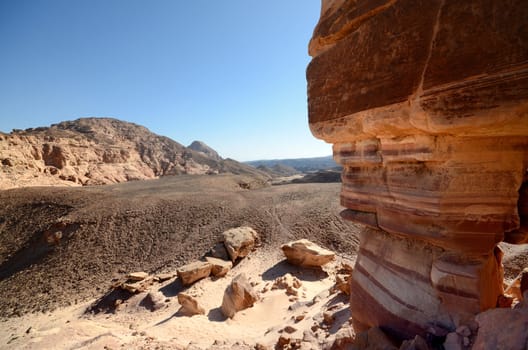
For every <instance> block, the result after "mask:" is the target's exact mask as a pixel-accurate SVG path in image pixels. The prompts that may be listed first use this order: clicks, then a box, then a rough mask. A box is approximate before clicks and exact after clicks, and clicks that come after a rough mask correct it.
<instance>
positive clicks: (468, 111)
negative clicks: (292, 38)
mask: <svg viewBox="0 0 528 350" xmlns="http://www.w3.org/2000/svg"><path fill="white" fill-rule="evenodd" d="M322 3H323V4H322V12H321V18H320V21H319V23H318V25H317V27H316V29H315V31H314V34H313V38H312V40H311V42H310V47H309V51H310V54H311V55H312V57H313V59H312V62H311V63H310V65H309V67H308V70H307V78H308V105H309V123H310V128H311V131H312V133H313V134H314V135H315V136H316V137H318V138H321V139H323V140H325V141H327V142H329V143H333V144H334V146H333V151H334V158H335V159H336V161H337V162H338V163H339V164H341V165H343V174H342V178H343V187H342V192H341V203H342V205H343V206H344V207H346V208H347V209H346V210H345V211H344V212H343V213H342V215H343V217H344V218H346V219H349V220H353V221H357V222H360V223H363V224H365V225H367V226H370V227H371V228H372V229H371V230H365V232H364V233H363V237H362V238H361V247H360V251H359V255H358V259H357V263H356V267H355V269H354V272H353V275H352V286H351V287H352V288H351V308H352V316H353V318H354V319H355V321H356V322H357V325H358V326H359V327H361V326H367V327H373V326H381V327H383V328H384V329H386V330H388V331H391V332H392V333H394V335H396V336H399V337H402V338H412V337H414V335H415V334H420V335H423V336H424V335H425V333H426V332H428V330H431V329H432V328H433V329H434V328H435V327H439V328H445V329H451V330H452V329H454V328H455V324H454V321H453V320H454V319H457V320H464V319H467V318H469V317H471V316H472V315H474V314H476V313H478V312H480V311H483V310H486V309H489V308H493V307H494V306H495V304H496V302H497V297H498V296H499V295H500V294H501V293H502V269H501V252H500V251H499V250H498V248H497V247H496V244H497V243H498V242H500V241H502V240H505V241H508V242H513V243H522V242H525V241H526V240H527V236H528V230H527V227H528V220H527V218H528V215H527V208H528V195H527V188H528V173H527V170H526V169H527V167H528V118H527V117H526V116H527V113H528V68H527V65H526V62H528V31H527V30H526V28H527V26H526V18H528V6H526V4H525V3H524V2H523V1H520V0H513V1H508V2H499V1H493V0H489V1H488V0H479V1H472V2H471V3H469V2H460V1H454V0H433V1H416V0H403V1H389V0H387V1H373V0H363V1H344V0H323V2H322ZM367 305H368V306H367Z"/></svg>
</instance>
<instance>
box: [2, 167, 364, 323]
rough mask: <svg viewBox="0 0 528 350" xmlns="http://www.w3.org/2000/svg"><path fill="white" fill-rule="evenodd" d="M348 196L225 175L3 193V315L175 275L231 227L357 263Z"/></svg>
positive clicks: (325, 187) (333, 189)
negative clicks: (143, 278) (133, 278)
mask: <svg viewBox="0 0 528 350" xmlns="http://www.w3.org/2000/svg"><path fill="white" fill-rule="evenodd" d="M339 189H340V184H338V183H332V184H294V185H284V186H271V187H270V186H265V185H264V184H262V183H260V182H259V181H258V180H255V179H253V178H250V177H244V176H231V175H219V176H178V177H166V178H162V179H159V180H149V181H137V182H129V183H124V184H119V185H109V186H100V187H84V188H62V187H41V188H25V189H15V190H7V191H1V192H0V203H2V206H0V293H1V295H2V298H0V317H10V316H15V315H21V314H24V313H27V312H34V311H48V310H51V309H54V308H56V307H59V306H67V305H70V304H72V303H73V304H75V303H77V302H81V301H83V300H87V299H89V298H94V297H98V296H100V295H101V294H102V293H103V292H104V291H105V290H107V289H108V288H109V287H110V285H111V284H112V279H119V278H122V277H123V276H124V274H126V273H127V272H130V271H135V270H144V271H147V272H150V273H153V272H163V271H167V270H174V269H175V268H177V267H178V266H181V265H183V264H185V263H187V262H189V261H191V260H193V259H197V258H200V257H201V256H203V255H204V254H205V253H207V251H208V250H209V249H210V248H211V247H212V246H213V245H214V244H215V243H216V242H217V241H219V239H220V235H221V233H222V232H223V231H225V230H226V229H229V228H231V227H237V226H251V227H253V228H255V229H256V230H257V231H258V232H259V234H260V238H261V241H262V244H263V245H266V246H273V247H277V246H279V245H280V244H282V243H285V242H287V241H289V240H292V239H298V238H308V239H310V240H312V241H314V242H317V243H319V244H321V245H324V246H326V247H328V248H330V249H333V250H335V251H337V252H339V253H342V254H344V255H350V256H353V255H355V251H356V249H357V245H358V238H357V234H358V232H359V230H360V229H361V227H360V226H356V225H354V224H352V223H348V222H344V221H343V220H342V219H341V218H340V217H339V212H340V211H341V209H342V208H341V207H340V205H339ZM55 242H57V244H55Z"/></svg>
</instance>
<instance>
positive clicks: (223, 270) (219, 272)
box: [205, 256, 233, 277]
mask: <svg viewBox="0 0 528 350" xmlns="http://www.w3.org/2000/svg"><path fill="white" fill-rule="evenodd" d="M205 259H206V260H207V262H208V263H210V264H211V275H213V276H215V277H223V276H225V275H226V274H227V273H228V272H229V270H231V268H232V267H233V263H232V262H231V261H226V260H222V259H218V258H213V257H209V256H208V257H206V258H205Z"/></svg>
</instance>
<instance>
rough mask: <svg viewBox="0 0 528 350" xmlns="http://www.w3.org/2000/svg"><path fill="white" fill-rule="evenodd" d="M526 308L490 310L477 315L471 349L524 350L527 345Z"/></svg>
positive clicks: (527, 314) (527, 325)
mask: <svg viewBox="0 0 528 350" xmlns="http://www.w3.org/2000/svg"><path fill="white" fill-rule="evenodd" d="M527 311H528V310H527V309H526V308H514V309H490V310H487V311H484V312H482V313H480V314H478V315H477V316H476V317H475V320H476V321H477V322H478V324H479V329H478V333H477V336H476V338H475V341H474V344H473V349H525V348H526V344H528V312H527Z"/></svg>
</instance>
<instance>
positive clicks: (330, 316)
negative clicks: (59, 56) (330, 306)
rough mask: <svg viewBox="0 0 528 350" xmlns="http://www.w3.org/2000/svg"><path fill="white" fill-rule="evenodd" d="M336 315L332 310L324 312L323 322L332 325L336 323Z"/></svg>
mask: <svg viewBox="0 0 528 350" xmlns="http://www.w3.org/2000/svg"><path fill="white" fill-rule="evenodd" d="M334 320H335V318H334V315H333V314H332V313H331V312H328V311H325V312H323V322H324V323H326V324H327V325H331V324H333V323H334Z"/></svg>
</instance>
